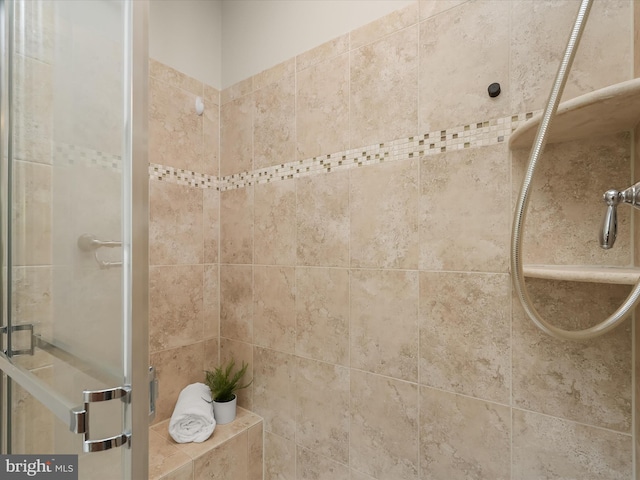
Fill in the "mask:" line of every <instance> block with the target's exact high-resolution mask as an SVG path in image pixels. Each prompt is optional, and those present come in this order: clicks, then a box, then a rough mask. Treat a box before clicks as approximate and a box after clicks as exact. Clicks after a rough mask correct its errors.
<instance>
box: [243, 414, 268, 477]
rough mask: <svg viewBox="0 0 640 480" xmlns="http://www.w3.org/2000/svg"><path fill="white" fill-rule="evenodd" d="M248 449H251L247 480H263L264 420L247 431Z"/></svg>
mask: <svg viewBox="0 0 640 480" xmlns="http://www.w3.org/2000/svg"><path fill="white" fill-rule="evenodd" d="M247 435H248V439H247V440H248V447H247V448H248V449H249V466H248V472H247V480H262V476H263V470H264V468H263V457H264V441H263V436H264V433H263V428H262V422H260V423H259V424H258V425H254V426H253V427H251V428H250V429H249V431H248V432H247Z"/></svg>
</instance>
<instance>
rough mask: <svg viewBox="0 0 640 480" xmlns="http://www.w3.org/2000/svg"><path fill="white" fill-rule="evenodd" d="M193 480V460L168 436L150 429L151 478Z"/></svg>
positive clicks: (154, 479) (158, 479)
mask: <svg viewBox="0 0 640 480" xmlns="http://www.w3.org/2000/svg"><path fill="white" fill-rule="evenodd" d="M167 477H169V478H171V479H173V480H183V479H184V480H191V479H192V478H193V462H192V461H191V458H190V457H189V455H187V454H186V453H184V452H181V451H180V450H179V449H178V448H176V446H175V445H172V444H171V443H170V442H169V441H168V440H167V439H166V438H164V437H163V436H162V435H160V434H159V433H157V432H154V431H153V430H152V429H149V480H160V479H163V480H164V479H165V478H167Z"/></svg>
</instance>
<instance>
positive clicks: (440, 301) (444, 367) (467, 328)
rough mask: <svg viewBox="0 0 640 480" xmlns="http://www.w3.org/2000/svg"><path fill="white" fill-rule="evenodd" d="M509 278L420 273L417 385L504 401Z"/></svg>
mask: <svg viewBox="0 0 640 480" xmlns="http://www.w3.org/2000/svg"><path fill="white" fill-rule="evenodd" d="M510 302H511V282H510V279H509V276H508V275H503V274H490V275H487V274H468V273H445V272H433V273H431V272H421V273H420V383H422V384H424V385H429V386H431V387H436V388H440V389H443V390H447V391H450V392H455V393H461V394H464V395H470V396H473V397H477V398H482V399H485V400H491V401H494V402H500V403H504V404H508V403H509V400H510V393H511V392H510V385H511V348H510V343H511V321H510V320H511V318H510V317H511V305H510Z"/></svg>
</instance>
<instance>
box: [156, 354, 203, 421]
mask: <svg viewBox="0 0 640 480" xmlns="http://www.w3.org/2000/svg"><path fill="white" fill-rule="evenodd" d="M203 355H204V351H203V344H202V343H194V344H191V345H186V346H184V347H178V348H172V349H170V350H163V351H161V352H151V355H150V358H149V362H150V364H151V365H153V366H154V367H155V369H156V375H157V377H158V383H159V387H160V392H162V393H161V394H160V395H159V396H158V400H157V402H156V418H155V420H154V421H153V423H159V422H162V421H163V420H166V419H168V418H170V417H171V414H172V413H173V409H174V407H175V405H176V402H177V401H178V395H180V392H181V391H182V389H183V388H184V387H186V386H187V385H190V384H192V383H195V382H202V381H203V380H204V374H203V371H202V370H203V369H202V365H203V363H204V362H203V358H204V357H203Z"/></svg>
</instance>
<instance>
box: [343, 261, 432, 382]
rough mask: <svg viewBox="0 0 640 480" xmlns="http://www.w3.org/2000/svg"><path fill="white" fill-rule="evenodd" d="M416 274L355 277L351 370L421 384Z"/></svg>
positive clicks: (364, 272) (369, 272)
mask: <svg viewBox="0 0 640 480" xmlns="http://www.w3.org/2000/svg"><path fill="white" fill-rule="evenodd" d="M418 289H419V287H418V272H416V271H392V270H352V271H351V295H350V296H351V302H350V303H351V308H350V312H351V331H350V341H351V366H352V367H354V368H360V369H362V370H366V371H369V372H372V373H379V374H381V375H388V376H390V377H394V378H400V379H403V380H408V381H411V382H417V380H418V294H419V292H418Z"/></svg>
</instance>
